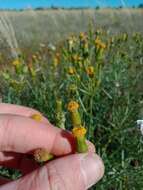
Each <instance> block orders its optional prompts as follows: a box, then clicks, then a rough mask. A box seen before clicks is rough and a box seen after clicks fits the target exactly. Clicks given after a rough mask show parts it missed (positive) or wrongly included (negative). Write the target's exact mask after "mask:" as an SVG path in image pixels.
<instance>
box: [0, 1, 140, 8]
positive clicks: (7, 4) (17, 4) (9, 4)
mask: <svg viewBox="0 0 143 190" xmlns="http://www.w3.org/2000/svg"><path fill="white" fill-rule="evenodd" d="M140 3H143V0H0V8H3V9H4V8H11V9H13V8H17V9H19V8H27V7H32V8H35V7H50V6H51V5H54V6H59V7H86V6H90V7H95V6H101V7H106V6H120V5H123V6H124V5H126V6H133V5H135V6H136V5H138V4H140Z"/></svg>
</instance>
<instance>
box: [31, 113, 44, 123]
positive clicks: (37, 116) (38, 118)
mask: <svg viewBox="0 0 143 190" xmlns="http://www.w3.org/2000/svg"><path fill="white" fill-rule="evenodd" d="M30 118H32V119H34V120H35V121H42V115H41V114H33V115H32V116H31V117H30Z"/></svg>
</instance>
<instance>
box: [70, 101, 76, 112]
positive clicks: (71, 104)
mask: <svg viewBox="0 0 143 190" xmlns="http://www.w3.org/2000/svg"><path fill="white" fill-rule="evenodd" d="M78 108H79V104H78V103H77V102H76V101H70V102H69V103H68V111H70V112H74V111H76V110H77V109H78Z"/></svg>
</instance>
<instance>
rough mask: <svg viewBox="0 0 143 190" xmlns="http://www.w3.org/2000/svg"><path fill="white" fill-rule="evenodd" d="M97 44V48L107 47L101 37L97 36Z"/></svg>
mask: <svg viewBox="0 0 143 190" xmlns="http://www.w3.org/2000/svg"><path fill="white" fill-rule="evenodd" d="M95 45H96V47H97V49H105V48H106V45H105V44H104V43H103V42H102V41H101V40H100V39H99V38H96V40H95Z"/></svg>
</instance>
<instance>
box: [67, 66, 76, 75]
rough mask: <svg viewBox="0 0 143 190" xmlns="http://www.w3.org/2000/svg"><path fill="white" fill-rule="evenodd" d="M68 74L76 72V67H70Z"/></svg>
mask: <svg viewBox="0 0 143 190" xmlns="http://www.w3.org/2000/svg"><path fill="white" fill-rule="evenodd" d="M68 74H69V75H73V74H75V68H74V67H69V68H68Z"/></svg>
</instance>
